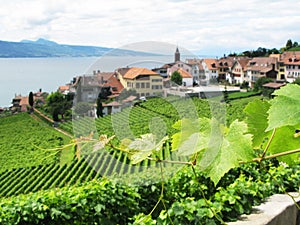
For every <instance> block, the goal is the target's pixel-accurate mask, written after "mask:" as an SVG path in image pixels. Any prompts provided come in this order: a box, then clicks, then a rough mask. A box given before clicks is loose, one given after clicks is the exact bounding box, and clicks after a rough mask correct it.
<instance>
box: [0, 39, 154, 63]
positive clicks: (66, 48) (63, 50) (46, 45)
mask: <svg viewBox="0 0 300 225" xmlns="http://www.w3.org/2000/svg"><path fill="white" fill-rule="evenodd" d="M108 52H109V54H110V55H112V56H123V55H132V56H134V55H138V56H151V55H153V54H151V53H146V52H137V51H130V50H125V49H113V48H106V47H96V46H81V45H64V44H58V43H56V42H54V41H49V40H46V39H42V38H40V39H38V40H36V41H31V40H23V41H21V42H9V41H0V58H21V57H24V58H26V57H32V58H33V57H89V56H102V55H104V54H105V53H108Z"/></svg>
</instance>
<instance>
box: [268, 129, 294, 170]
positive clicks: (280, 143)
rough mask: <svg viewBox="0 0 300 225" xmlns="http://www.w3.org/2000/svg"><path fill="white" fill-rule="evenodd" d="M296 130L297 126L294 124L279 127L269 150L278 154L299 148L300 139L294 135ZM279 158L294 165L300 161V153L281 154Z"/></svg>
mask: <svg viewBox="0 0 300 225" xmlns="http://www.w3.org/2000/svg"><path fill="white" fill-rule="evenodd" d="M295 130H296V128H295V127H292V126H285V127H280V128H277V129H276V133H275V136H274V138H273V140H272V142H271V144H270V147H269V150H268V152H270V153H272V154H276V153H280V152H284V151H288V150H293V149H298V148H299V147H300V139H299V138H295V137H294V134H295ZM277 159H278V160H279V161H283V162H285V163H287V164H289V165H293V164H295V163H299V153H298V154H289V155H286V156H281V157H278V158H277Z"/></svg>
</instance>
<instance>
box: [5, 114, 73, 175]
mask: <svg viewBox="0 0 300 225" xmlns="http://www.w3.org/2000/svg"><path fill="white" fill-rule="evenodd" d="M0 126H1V131H0V136H1V138H0V153H1V157H0V165H1V169H0V170H1V171H3V170H5V169H9V168H20V167H28V166H37V165H40V164H45V163H46V164H48V163H51V162H56V161H59V160H60V159H59V153H57V154H53V152H52V151H45V149H52V148H56V147H61V146H63V145H65V144H67V143H68V142H69V138H68V137H66V136H65V135H63V134H61V133H59V132H57V131H56V130H53V129H52V128H51V127H49V126H47V125H46V124H45V123H43V122H38V121H36V120H34V119H33V118H32V117H31V116H30V115H28V114H27V113H20V114H17V115H13V116H9V117H4V118H0Z"/></svg>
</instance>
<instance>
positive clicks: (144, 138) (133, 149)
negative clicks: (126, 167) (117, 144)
mask: <svg viewBox="0 0 300 225" xmlns="http://www.w3.org/2000/svg"><path fill="white" fill-rule="evenodd" d="M167 139H168V137H167V136H166V137H164V138H163V139H161V140H160V141H159V142H158V143H157V142H156V137H155V135H153V134H144V135H141V137H140V138H136V139H135V140H133V141H131V142H130V141H128V139H126V140H125V141H122V145H123V146H124V145H126V143H127V144H129V145H128V146H127V148H126V150H127V151H129V153H130V159H131V163H132V164H137V163H139V162H141V161H143V160H145V159H146V158H147V157H149V156H150V155H151V154H153V153H157V152H159V151H160V150H161V149H162V146H163V144H164V143H165V141H166V140H167Z"/></svg>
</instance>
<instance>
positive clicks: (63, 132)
mask: <svg viewBox="0 0 300 225" xmlns="http://www.w3.org/2000/svg"><path fill="white" fill-rule="evenodd" d="M34 111H35V112H36V113H37V114H39V115H40V116H41V117H43V118H44V119H45V120H47V121H49V122H50V123H52V124H53V123H54V120H52V119H51V118H49V117H48V116H46V115H45V114H43V113H42V112H40V111H39V110H37V109H34ZM31 116H32V118H34V119H35V120H40V121H41V119H40V118H39V117H38V116H36V115H34V114H31ZM53 128H54V129H55V130H57V131H58V132H60V133H62V134H64V135H66V136H68V137H69V138H74V137H73V135H72V134H70V133H68V132H66V131H64V130H62V129H59V128H57V127H53Z"/></svg>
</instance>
